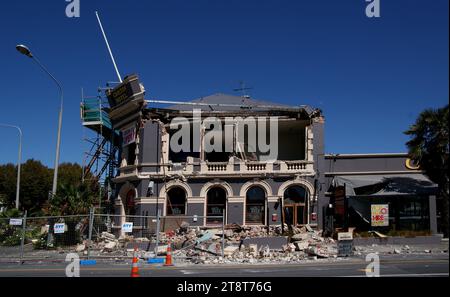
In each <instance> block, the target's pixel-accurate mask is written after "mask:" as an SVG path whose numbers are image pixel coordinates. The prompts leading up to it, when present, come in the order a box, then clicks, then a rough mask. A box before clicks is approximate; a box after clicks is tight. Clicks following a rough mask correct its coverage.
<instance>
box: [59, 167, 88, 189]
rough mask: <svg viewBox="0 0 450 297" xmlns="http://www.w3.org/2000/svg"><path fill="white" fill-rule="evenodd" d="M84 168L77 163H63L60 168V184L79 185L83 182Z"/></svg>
mask: <svg viewBox="0 0 450 297" xmlns="http://www.w3.org/2000/svg"><path fill="white" fill-rule="evenodd" d="M82 172H83V169H82V168H81V166H80V165H79V164H77V163H61V164H59V168H58V185H62V184H70V185H74V186H79V185H80V184H81V177H82Z"/></svg>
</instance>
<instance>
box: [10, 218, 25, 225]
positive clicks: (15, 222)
mask: <svg viewBox="0 0 450 297" xmlns="http://www.w3.org/2000/svg"><path fill="white" fill-rule="evenodd" d="M9 224H10V225H11V226H22V219H9Z"/></svg>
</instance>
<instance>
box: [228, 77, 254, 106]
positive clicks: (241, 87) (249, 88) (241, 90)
mask: <svg viewBox="0 0 450 297" xmlns="http://www.w3.org/2000/svg"><path fill="white" fill-rule="evenodd" d="M239 86H240V87H239V88H237V89H233V91H235V92H242V95H241V96H242V97H243V98H245V99H250V95H248V94H247V92H246V90H252V89H253V88H252V87H248V88H247V87H245V82H244V81H243V80H241V81H239ZM242 102H244V101H242Z"/></svg>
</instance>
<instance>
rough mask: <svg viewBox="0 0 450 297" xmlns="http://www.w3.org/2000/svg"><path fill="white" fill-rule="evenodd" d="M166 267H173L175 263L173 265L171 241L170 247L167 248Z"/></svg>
mask: <svg viewBox="0 0 450 297" xmlns="http://www.w3.org/2000/svg"><path fill="white" fill-rule="evenodd" d="M164 266H173V263H172V248H171V247H170V241H169V245H168V246H167V253H166V263H164Z"/></svg>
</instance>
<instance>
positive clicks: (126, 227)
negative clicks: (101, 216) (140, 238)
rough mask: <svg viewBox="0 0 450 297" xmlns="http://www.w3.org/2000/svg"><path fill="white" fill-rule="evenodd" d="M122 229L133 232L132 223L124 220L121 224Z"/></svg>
mask: <svg viewBox="0 0 450 297" xmlns="http://www.w3.org/2000/svg"><path fill="white" fill-rule="evenodd" d="M122 231H123V232H125V233H130V232H133V223H132V222H125V223H123V224H122Z"/></svg>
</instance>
